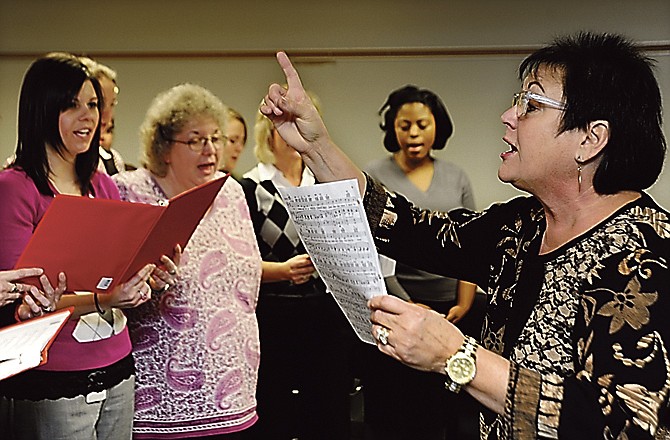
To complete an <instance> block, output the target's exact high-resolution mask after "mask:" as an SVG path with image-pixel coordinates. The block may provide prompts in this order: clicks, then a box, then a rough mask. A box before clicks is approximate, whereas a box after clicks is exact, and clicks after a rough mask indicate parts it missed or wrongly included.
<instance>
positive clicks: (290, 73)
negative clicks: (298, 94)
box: [277, 52, 303, 90]
mask: <svg viewBox="0 0 670 440" xmlns="http://www.w3.org/2000/svg"><path fill="white" fill-rule="evenodd" d="M277 62H278V63H279V66H281V68H282V70H283V71H284V76H286V83H287V84H288V88H289V90H290V89H292V88H294V87H295V88H296V89H302V88H303V86H302V81H300V76H299V75H298V71H297V70H295V67H293V64H292V63H291V60H289V58H288V55H286V52H277Z"/></svg>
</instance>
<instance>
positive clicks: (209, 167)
mask: <svg viewBox="0 0 670 440" xmlns="http://www.w3.org/2000/svg"><path fill="white" fill-rule="evenodd" d="M198 168H199V169H201V170H202V171H211V170H212V169H214V168H216V163H214V162H207V163H203V164H200V165H198Z"/></svg>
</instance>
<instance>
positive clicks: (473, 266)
mask: <svg viewBox="0 0 670 440" xmlns="http://www.w3.org/2000/svg"><path fill="white" fill-rule="evenodd" d="M365 205H366V210H367V213H368V220H369V222H370V226H371V228H372V232H373V236H374V237H375V239H376V242H377V245H378V247H379V249H380V252H382V253H384V254H386V255H389V256H390V257H392V258H395V259H397V260H398V261H403V262H405V263H407V264H410V265H415V266H416V267H419V268H421V269H423V270H427V271H429V272H434V273H439V274H443V275H447V276H452V277H454V278H459V279H464V280H468V281H471V282H473V283H476V284H478V285H479V286H480V287H481V288H482V289H484V290H485V291H486V293H487V298H488V304H487V313H486V319H485V322H484V326H483V329H482V338H481V339H482V345H483V346H484V347H485V348H487V349H489V350H491V351H494V352H496V353H500V354H502V355H503V356H505V357H507V358H508V359H510V360H511V361H512V368H511V372H510V377H509V382H508V391H507V400H506V408H505V412H504V414H502V415H499V416H493V415H482V419H481V420H482V423H481V434H482V438H484V439H486V438H502V439H506V438H523V439H526V438H527V439H535V438H566V439H579V438H583V439H597V438H600V439H603V438H604V439H633V438H654V436H657V437H660V436H661V435H663V433H664V432H666V431H665V428H663V426H664V425H665V424H666V423H665V421H664V420H663V418H664V417H666V412H667V405H668V391H669V390H670V362H669V360H668V353H667V349H668V342H669V341H670V272H669V271H668V261H669V259H670V219H669V216H668V212H667V211H665V210H663V209H662V208H660V207H659V206H658V205H657V204H656V203H655V202H654V201H653V200H652V199H651V197H649V196H648V195H646V194H644V193H643V194H642V196H641V197H640V198H639V199H637V200H635V201H633V202H631V203H629V204H627V205H626V206H624V207H622V208H621V209H619V210H618V211H617V212H615V213H614V214H613V215H612V216H610V217H609V218H607V219H605V220H604V221H603V222H602V223H600V224H599V225H598V226H596V227H594V228H593V229H592V230H590V231H588V232H587V233H585V234H583V235H581V236H579V237H577V238H575V239H573V240H572V241H570V242H569V243H566V244H565V245H564V246H562V247H561V248H559V249H557V250H555V251H553V252H551V253H549V254H544V255H538V251H539V247H540V243H541V238H542V235H543V231H544V228H545V218H544V213H543V210H542V207H541V205H540V204H539V202H538V201H537V200H536V199H535V198H533V197H519V198H516V199H513V200H511V201H509V202H507V203H503V204H496V205H493V206H491V207H490V208H489V209H487V210H485V211H483V212H472V211H467V210H460V209H459V210H454V211H450V212H449V213H448V214H446V213H437V212H428V211H421V210H419V209H417V208H415V207H414V206H412V205H411V203H409V202H408V201H407V200H406V199H405V198H403V197H402V196H399V195H396V194H394V193H391V192H387V191H385V190H384V188H383V187H381V186H380V185H379V184H378V183H377V182H375V181H374V180H372V179H371V178H369V177H368V185H367V190H366V194H365Z"/></svg>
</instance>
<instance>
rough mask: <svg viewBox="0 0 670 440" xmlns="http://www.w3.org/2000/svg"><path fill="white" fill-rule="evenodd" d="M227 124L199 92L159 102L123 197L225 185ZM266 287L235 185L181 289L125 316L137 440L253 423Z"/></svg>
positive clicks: (195, 251) (228, 433) (212, 217)
mask: <svg viewBox="0 0 670 440" xmlns="http://www.w3.org/2000/svg"><path fill="white" fill-rule="evenodd" d="M226 118H227V116H226V107H225V106H224V105H223V104H222V103H221V101H220V100H219V99H218V98H217V97H216V96H214V95H213V94H212V93H211V92H210V91H208V90H206V89H204V88H202V87H200V86H196V85H193V84H181V85H178V86H175V87H173V88H171V89H169V90H167V91H165V92H163V93H161V94H159V95H158V96H157V97H156V98H155V99H154V101H153V103H152V104H151V106H150V108H149V110H148V111H147V114H146V117H145V120H144V123H143V125H142V127H141V143H142V148H143V165H144V168H141V169H138V170H136V171H132V172H125V173H120V174H117V175H115V176H114V180H115V182H116V184H117V186H118V187H119V192H120V193H121V198H122V199H125V200H129V201H132V202H139V203H151V204H158V203H162V202H164V201H166V200H168V199H169V198H171V197H174V196H176V195H178V194H180V193H182V192H184V191H187V190H189V189H191V188H194V187H195V186H197V185H200V184H202V183H205V182H208V181H210V180H212V179H215V178H217V177H221V176H222V175H223V174H222V173H221V172H219V171H217V170H218V169H219V166H220V161H221V159H222V151H223V147H224V143H225V136H224V135H223V133H224V129H225V123H226ZM260 279H261V257H260V254H259V251H258V245H257V244H256V236H255V235H254V230H253V225H252V223H251V219H250V217H249V209H248V207H247V203H246V200H245V197H244V194H243V192H242V189H241V187H240V185H239V184H238V183H237V182H236V181H235V179H231V178H229V179H228V180H227V181H226V183H225V184H224V186H223V188H222V189H221V191H220V193H219V194H218V196H217V197H216V199H215V201H214V203H213V204H212V207H211V208H210V210H209V212H208V213H207V214H205V216H204V218H203V219H202V221H201V222H200V224H199V225H198V227H197V229H196V230H195V233H194V234H193V236H192V237H191V239H190V241H189V243H188V245H187V246H186V248H185V249H184V250H183V255H182V258H181V262H180V266H179V274H178V278H177V282H176V283H175V284H174V285H171V286H169V288H168V289H167V290H166V291H164V292H162V293H160V294H155V295H154V297H153V298H152V299H151V301H150V302H149V303H147V304H146V305H145V306H143V307H140V308H138V309H137V310H136V311H135V313H130V314H129V315H128V327H129V329H130V333H131V339H132V341H133V356H134V358H135V363H136V366H137V393H136V408H135V409H136V412H135V421H134V427H133V436H134V438H138V439H150V438H161V439H173V438H174V439H176V438H184V437H189V438H190V437H207V438H226V439H229V438H236V437H238V436H239V432H240V431H242V430H244V429H246V428H248V427H250V426H251V425H253V424H254V423H255V422H256V420H257V416H256V402H255V397H254V395H255V390H256V381H257V372H258V365H259V342H258V325H257V322H256V316H255V313H254V312H255V307H256V301H257V297H258V289H259V285H260Z"/></svg>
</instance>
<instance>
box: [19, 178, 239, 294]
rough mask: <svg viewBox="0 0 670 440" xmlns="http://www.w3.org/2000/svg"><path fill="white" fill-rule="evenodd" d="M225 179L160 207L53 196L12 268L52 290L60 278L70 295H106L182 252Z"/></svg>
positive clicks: (188, 192)
mask: <svg viewBox="0 0 670 440" xmlns="http://www.w3.org/2000/svg"><path fill="white" fill-rule="evenodd" d="M227 177H228V175H226V176H223V177H221V178H218V179H215V180H212V181H211V182H207V183H204V184H202V185H200V186H197V187H195V188H193V189H191V190H189V191H186V192H184V193H182V194H179V195H178V196H175V197H173V198H171V199H170V200H169V201H168V203H167V204H164V205H149V204H145V203H131V202H122V201H119V200H108V199H92V198H89V197H76V196H68V195H57V196H56V197H55V198H54V200H53V201H52V202H51V205H50V206H49V208H48V209H47V211H46V213H45V214H44V217H43V218H42V220H41V221H40V223H39V224H38V225H37V228H35V233H34V234H33V236H32V237H31V239H30V241H29V242H28V245H27V246H26V248H25V249H24V250H23V254H21V256H20V257H19V260H18V261H17V263H16V266H15V267H16V268H17V269H18V268H22V267H41V268H43V269H44V272H45V274H46V275H47V277H48V278H49V281H50V282H51V284H52V285H53V286H56V285H57V282H58V273H59V272H65V275H66V276H67V289H68V290H69V291H73V290H78V291H88V292H101V293H104V292H109V291H111V290H112V289H113V288H114V287H115V286H117V285H118V284H120V283H124V282H126V281H128V280H129V279H130V278H132V277H133V275H135V274H136V273H137V271H138V270H140V269H141V268H142V267H143V266H144V265H145V264H148V263H156V264H159V263H160V257H161V256H162V255H168V256H172V254H173V252H174V247H175V246H176V245H177V244H180V245H181V248H182V249H184V248H185V247H186V244H187V243H188V240H189V239H190V237H191V235H192V234H193V231H195V228H196V227H197V226H198V224H199V223H200V220H201V219H202V217H203V216H204V215H205V213H206V212H207V210H208V209H209V207H210V205H211V204H212V202H213V201H214V198H215V197H216V195H217V194H218V193H219V191H220V190H221V187H222V186H223V184H224V183H225V181H226V179H227ZM26 282H28V283H31V284H35V285H36V286H38V287H40V286H41V285H40V284H39V281H38V280H37V278H33V279H26Z"/></svg>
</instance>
